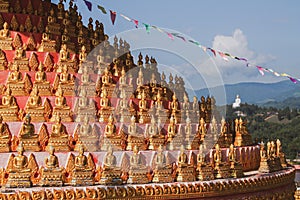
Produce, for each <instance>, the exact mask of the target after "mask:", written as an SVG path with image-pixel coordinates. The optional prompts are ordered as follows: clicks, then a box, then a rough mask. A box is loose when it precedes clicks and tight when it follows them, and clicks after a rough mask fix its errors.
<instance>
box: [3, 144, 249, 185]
mask: <svg viewBox="0 0 300 200" xmlns="http://www.w3.org/2000/svg"><path fill="white" fill-rule="evenodd" d="M17 151H18V154H17V155H16V156H15V155H14V154H11V155H10V158H9V161H8V164H7V167H6V169H4V170H2V174H1V175H2V176H1V177H2V184H3V185H5V187H32V186H33V185H41V186H62V185H74V186H79V185H95V184H104V185H120V184H123V183H129V184H145V183H149V182H154V183H170V182H173V181H177V182H192V181H196V180H201V181H203V180H213V179H219V178H230V177H234V178H237V177H243V176H244V175H243V169H242V167H241V165H240V163H238V162H237V161H236V152H235V148H234V147H233V145H231V146H230V149H229V151H228V153H227V155H226V159H224V158H223V157H222V152H221V150H220V148H219V146H218V145H216V146H215V150H214V152H213V157H212V162H208V160H207V159H206V155H205V154H204V149H203V145H200V148H199V152H198V154H197V155H194V154H191V157H188V155H187V154H186V153H185V150H184V147H183V146H181V150H180V152H179V154H178V157H177V161H176V162H174V163H170V162H168V158H167V154H168V152H163V148H162V146H160V147H159V148H158V150H157V152H156V155H155V157H154V161H153V166H152V167H147V166H146V165H145V163H144V161H143V158H142V154H141V153H140V152H139V149H138V147H137V146H135V147H134V148H133V152H132V154H131V156H130V158H129V166H128V169H121V168H120V165H121V163H120V161H117V158H116V156H115V155H114V153H113V150H112V148H111V147H109V148H108V151H107V152H106V154H105V157H104V158H103V161H102V165H101V166H98V167H97V166H96V164H95V163H94V161H93V156H92V154H90V153H88V154H87V155H85V154H84V148H83V146H80V147H79V149H78V155H76V156H75V155H74V154H73V153H71V154H70V156H69V157H68V161H67V164H66V167H65V168H64V167H61V166H60V165H59V160H58V157H57V156H56V155H55V148H54V147H52V146H50V148H49V150H48V151H49V156H48V157H46V158H45V162H44V165H43V166H42V167H41V166H38V164H37V162H36V160H35V156H34V154H30V155H29V158H28V157H27V156H25V155H24V154H23V153H24V147H23V144H22V142H21V143H20V144H19V146H18V148H17ZM194 159H196V163H194V161H193V160H194ZM226 160H227V161H226ZM151 168H152V170H151Z"/></svg>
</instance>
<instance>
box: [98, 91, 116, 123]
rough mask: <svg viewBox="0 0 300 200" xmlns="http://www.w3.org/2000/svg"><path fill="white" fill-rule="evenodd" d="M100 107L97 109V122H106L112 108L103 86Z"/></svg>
mask: <svg viewBox="0 0 300 200" xmlns="http://www.w3.org/2000/svg"><path fill="white" fill-rule="evenodd" d="M100 96H101V99H100V109H99V111H98V115H99V122H107V121H108V117H109V116H110V114H111V112H112V110H113V109H114V108H113V107H111V105H110V100H109V98H108V96H107V90H106V88H104V89H103V90H102V92H101V95H100Z"/></svg>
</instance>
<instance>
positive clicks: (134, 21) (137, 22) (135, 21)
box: [132, 19, 139, 28]
mask: <svg viewBox="0 0 300 200" xmlns="http://www.w3.org/2000/svg"><path fill="white" fill-rule="evenodd" d="M132 21H133V23H134V24H135V28H138V26H139V21H138V20H136V19H132Z"/></svg>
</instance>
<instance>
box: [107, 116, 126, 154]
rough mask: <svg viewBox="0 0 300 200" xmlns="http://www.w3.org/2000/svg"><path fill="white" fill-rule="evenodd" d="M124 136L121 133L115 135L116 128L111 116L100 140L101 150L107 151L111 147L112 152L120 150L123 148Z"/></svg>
mask: <svg viewBox="0 0 300 200" xmlns="http://www.w3.org/2000/svg"><path fill="white" fill-rule="evenodd" d="M124 136H125V135H123V133H120V134H117V127H116V125H115V120H114V117H113V115H112V114H111V115H110V116H109V118H108V122H107V124H106V125H105V128H104V136H103V138H101V150H103V151H107V149H108V147H109V146H110V145H111V146H112V148H113V149H114V150H122V149H124V148H125V146H124V144H125V137H124Z"/></svg>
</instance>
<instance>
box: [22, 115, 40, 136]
mask: <svg viewBox="0 0 300 200" xmlns="http://www.w3.org/2000/svg"><path fill="white" fill-rule="evenodd" d="M28 138H38V135H37V134H35V129H34V125H33V124H32V123H31V117H30V115H26V117H25V119H24V123H23V125H22V127H21V131H20V139H28Z"/></svg>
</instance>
